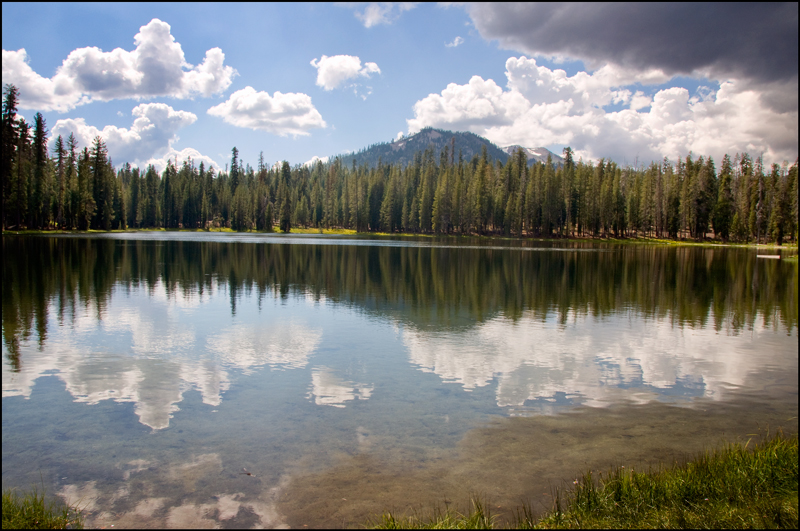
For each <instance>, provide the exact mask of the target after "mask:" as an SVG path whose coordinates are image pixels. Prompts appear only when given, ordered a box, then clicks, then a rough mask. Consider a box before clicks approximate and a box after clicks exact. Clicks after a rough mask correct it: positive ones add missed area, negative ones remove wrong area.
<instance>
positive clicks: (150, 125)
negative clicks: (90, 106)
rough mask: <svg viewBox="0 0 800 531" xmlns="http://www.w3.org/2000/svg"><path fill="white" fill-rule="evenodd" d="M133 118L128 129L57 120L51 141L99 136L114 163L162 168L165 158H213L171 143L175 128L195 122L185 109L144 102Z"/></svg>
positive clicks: (84, 140) (87, 140)
mask: <svg viewBox="0 0 800 531" xmlns="http://www.w3.org/2000/svg"><path fill="white" fill-rule="evenodd" d="M131 114H132V115H133V116H134V117H135V119H134V121H133V124H132V125H131V127H130V128H124V127H117V126H114V125H107V126H105V127H103V129H99V128H97V127H95V126H93V125H89V124H87V123H86V120H85V119H84V118H67V119H64V120H58V121H57V122H56V124H55V126H53V129H52V134H51V142H54V141H55V138H56V137H57V136H59V135H61V136H62V137H63V138H67V137H68V136H69V135H70V133H72V134H74V135H75V138H76V139H77V140H78V145H79V146H81V147H83V146H91V145H92V143H93V142H94V139H95V137H98V136H99V137H101V138H102V139H103V141H104V142H105V143H106V146H107V147H108V154H109V157H111V160H112V161H114V163H115V164H117V165H119V164H122V163H125V162H130V163H131V164H135V165H137V166H139V167H145V166H146V165H147V164H151V163H152V164H154V165H156V167H157V168H158V169H159V170H161V169H163V168H164V167H165V166H166V161H167V159H175V157H176V156H177V157H178V160H179V162H182V161H183V160H185V159H186V158H188V157H191V158H192V159H194V160H196V161H197V162H198V163H199V162H200V161H201V160H202V161H205V162H206V165H209V164H214V166H216V167H219V166H218V165H217V164H216V163H214V161H213V160H212V159H211V158H209V157H206V156H204V155H201V154H200V153H199V152H197V150H194V149H191V148H186V149H184V150H182V151H177V150H175V149H174V148H173V147H172V144H173V143H174V142H175V141H177V139H178V137H177V135H176V133H177V131H178V130H179V129H181V128H183V127H186V126H188V125H191V124H193V123H194V122H195V121H197V116H196V115H195V114H193V113H191V112H188V111H176V110H175V109H173V108H172V107H170V106H169V105H167V104H165V103H143V104H140V105H137V106H136V107H134V108H133V111H132V113H131Z"/></svg>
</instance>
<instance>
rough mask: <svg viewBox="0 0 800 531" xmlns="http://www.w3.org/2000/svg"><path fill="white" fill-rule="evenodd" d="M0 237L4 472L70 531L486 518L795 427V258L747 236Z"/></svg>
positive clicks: (539, 505)
mask: <svg viewBox="0 0 800 531" xmlns="http://www.w3.org/2000/svg"><path fill="white" fill-rule="evenodd" d="M2 241H3V296H2V305H3V306H2V311H3V316H2V321H3V347H2V348H3V401H2V402H3V411H2V415H3V428H2V429H3V487H4V488H6V487H11V486H16V487H29V486H30V485H32V484H37V485H41V484H42V483H43V484H44V486H45V487H46V488H47V490H48V492H50V493H55V494H58V495H59V496H61V497H62V498H64V499H67V500H69V501H72V502H74V501H77V500H80V504H81V505H82V506H83V507H84V508H85V509H86V511H87V515H88V521H87V524H88V525H95V526H106V527H108V526H110V525H112V524H113V525H115V526H116V527H120V526H131V527H161V526H172V527H184V526H188V527H214V526H221V527H279V526H291V527H303V526H304V525H307V526H309V527H316V526H357V525H359V524H363V523H365V522H366V520H367V518H369V516H375V515H378V514H380V512H381V511H382V510H388V509H391V510H399V511H405V510H413V509H417V510H425V509H426V508H430V507H433V505H434V504H436V503H447V504H450V503H453V504H455V505H457V506H461V507H463V505H464V502H466V500H467V499H468V497H469V496H470V495H471V494H478V495H481V496H484V497H485V498H486V499H487V500H489V502H490V506H491V509H492V511H493V512H494V513H495V514H498V515H500V516H501V517H502V516H503V515H504V514H507V511H508V510H509V508H510V507H513V506H516V505H518V504H520V503H522V502H524V501H530V502H532V503H533V504H534V509H538V510H541V509H544V508H546V507H547V506H548V503H549V496H550V494H551V493H552V488H553V487H555V486H563V485H564V484H565V483H564V481H565V480H567V479H569V478H571V477H573V476H574V475H575V474H576V473H578V472H581V471H583V470H586V469H587V468H598V467H599V468H601V469H602V467H608V466H610V465H612V464H617V465H619V464H627V465H629V466H637V467H646V466H648V465H653V464H656V463H659V462H670V461H673V460H679V459H682V458H684V457H685V456H686V455H687V454H688V453H691V452H695V451H697V450H700V449H702V448H703V447H706V446H708V445H714V444H718V443H719V442H721V441H722V440H736V439H737V438H747V437H752V436H753V434H761V433H765V432H766V430H767V429H769V430H771V431H773V432H774V430H775V429H776V428H777V427H779V426H782V427H783V428H784V429H785V430H787V431H789V432H796V431H797V409H798V400H797V399H798V394H797V377H798V374H797V373H798V370H797V369H798V361H797V360H798V343H797V326H798V305H797V303H798V283H797V280H798V267H797V263H796V262H788V261H784V260H765V259H759V258H757V257H756V252H755V251H754V250H752V249H735V248H728V249H719V248H715V249H712V248H701V247H676V246H669V247H667V246H649V245H629V246H615V245H600V244H597V245H590V244H581V243H574V242H572V243H570V242H566V243H565V242H552V243H547V242H545V243H541V242H539V243H535V242H518V241H511V240H509V241H498V240H492V241H491V242H488V243H487V241H486V240H479V239H464V240H437V239H433V238H419V239H402V238H382V239H374V238H373V239H370V238H358V237H322V236H296V235H253V234H249V235H245V234H206V233H163V232H161V233H159V232H153V233H128V234H104V235H91V236H85V235H64V236H27V237H19V236H13V235H8V236H4V237H3V239H2ZM454 241H456V242H458V243H457V244H454V243H453V242H454ZM795 252H796V251H795ZM245 471H246V472H249V474H247V473H245ZM570 483H571V482H570Z"/></svg>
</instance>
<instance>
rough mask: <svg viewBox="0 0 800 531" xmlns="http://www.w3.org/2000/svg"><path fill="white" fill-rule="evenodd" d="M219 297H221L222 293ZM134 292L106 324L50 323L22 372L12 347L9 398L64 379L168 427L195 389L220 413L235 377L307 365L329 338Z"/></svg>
mask: <svg viewBox="0 0 800 531" xmlns="http://www.w3.org/2000/svg"><path fill="white" fill-rule="evenodd" d="M224 288H225V286H224V285H223V286H222V290H224ZM215 290H216V292H217V295H220V291H222V290H221V289H220V286H219V285H217V286H215ZM126 291H127V290H116V291H115V293H114V294H113V295H112V297H111V298H110V300H109V302H108V304H107V306H105V307H104V308H103V310H102V312H100V313H101V314H102V321H98V320H97V315H98V310H97V308H96V307H94V306H93V305H92V304H89V305H87V306H86V307H85V308H83V309H82V310H80V311H78V312H77V314H76V315H75V316H74V317H73V318H72V319H70V320H69V322H65V323H62V324H61V325H60V326H57V327H56V326H53V325H51V330H50V331H49V332H48V339H47V341H46V342H45V344H44V346H43V348H42V349H41V350H36V349H34V348H28V349H25V352H24V353H23V355H22V363H21V369H20V371H18V372H15V371H13V370H11V366H10V364H9V361H8V356H7V353H6V347H5V344H4V345H3V353H4V356H3V397H10V396H23V397H25V398H28V397H30V394H31V390H32V388H33V386H34V384H35V381H36V379H37V378H38V377H40V376H42V375H44V374H53V373H55V374H57V375H58V377H59V378H61V380H63V381H64V382H65V384H66V389H67V391H68V392H69V393H70V394H71V395H72V396H73V397H74V400H75V401H76V402H85V403H88V404H96V403H98V402H99V401H101V400H108V399H111V400H114V401H116V402H133V403H134V404H135V407H134V410H135V412H136V415H137V416H138V417H139V421H140V422H141V423H142V424H145V425H147V426H149V427H151V428H153V429H162V428H166V427H167V426H169V419H170V418H171V417H172V414H173V413H174V412H176V411H178V409H179V408H178V404H179V403H180V402H181V401H182V399H183V393H184V392H185V391H187V390H188V389H197V390H198V391H200V393H201V395H202V400H203V403H205V404H208V405H212V406H217V405H219V404H220V402H221V400H222V394H223V393H224V392H225V391H227V390H228V389H229V388H230V378H231V377H230V375H229V371H230V370H231V369H238V370H240V371H242V372H243V373H248V372H250V371H251V370H252V368H254V367H259V366H263V365H269V366H270V367H271V368H274V369H276V368H277V369H280V368H285V369H291V368H301V367H304V366H305V365H306V363H307V360H308V356H309V355H310V354H311V353H312V352H313V351H314V350H315V349H316V348H317V346H318V345H319V343H320V340H321V336H322V333H321V331H320V330H317V329H314V328H310V327H308V326H306V325H304V324H303V323H302V321H298V320H294V319H292V318H288V319H287V318H286V317H283V316H282V315H281V316H280V317H275V316H269V318H266V319H265V318H264V317H265V316H257V317H256V318H255V319H256V321H255V322H249V323H248V322H245V319H242V318H240V319H238V320H237V322H233V317H232V316H231V315H230V306H229V302H228V300H227V299H226V297H225V296H224V294H223V296H218V297H211V296H209V295H208V293H206V294H205V295H204V296H203V297H200V296H199V295H198V294H196V293H183V292H181V291H180V290H178V291H176V292H174V293H171V294H169V295H168V294H167V290H166V288H165V286H164V285H163V284H162V283H161V282H158V283H157V284H156V285H155V286H154V288H153V289H152V290H149V289H146V288H140V289H132V290H131V291H130V293H126ZM49 311H50V316H49V322H50V323H55V322H57V316H56V314H55V308H54V307H51V308H50V309H49ZM282 313H285V312H282ZM259 317H261V318H259Z"/></svg>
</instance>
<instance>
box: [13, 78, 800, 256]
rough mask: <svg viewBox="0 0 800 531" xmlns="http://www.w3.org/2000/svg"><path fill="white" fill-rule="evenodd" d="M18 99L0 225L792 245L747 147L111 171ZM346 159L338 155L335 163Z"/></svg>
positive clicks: (103, 158) (775, 184)
mask: <svg viewBox="0 0 800 531" xmlns="http://www.w3.org/2000/svg"><path fill="white" fill-rule="evenodd" d="M18 98H19V93H18V91H17V89H16V87H14V86H13V85H6V86H5V89H4V94H3V107H2V129H3V157H2V188H3V191H2V193H3V199H2V201H3V203H2V206H3V212H2V222H3V228H4V229H10V230H20V229H30V230H41V229H45V230H51V229H59V230H62V229H63V230H72V229H76V230H88V229H96V230H117V229H127V228H143V229H151V228H164V229H179V228H183V229H211V228H230V229H232V230H235V231H249V230H257V231H272V230H274V229H278V230H281V231H283V232H289V231H290V230H291V229H292V227H303V228H326V229H329V228H342V229H351V230H356V231H359V232H380V233H425V234H432V233H436V234H478V235H505V236H516V237H536V238H557V237H615V238H629V237H655V238H671V239H694V240H705V239H711V238H713V239H717V240H721V241H732V242H758V243H766V242H775V243H777V244H778V245H780V244H781V243H784V242H789V241H791V242H796V241H797V227H798V204H797V203H798V190H797V161H795V162H794V164H793V165H792V166H791V167H790V166H789V165H788V163H786V162H784V164H782V165H778V164H772V165H771V166H770V167H765V165H764V163H763V162H762V158H761V157H755V158H754V157H753V156H751V155H750V154H748V153H737V154H734V155H733V156H730V155H725V156H724V158H723V159H722V161H721V162H715V161H714V160H713V159H712V158H711V157H707V156H702V155H701V156H698V157H697V158H695V157H694V155H693V154H691V153H689V154H687V155H686V157H685V158H683V159H681V160H677V161H671V160H669V159H667V158H664V159H663V161H661V162H652V163H650V164H649V165H648V166H639V167H634V166H625V167H623V166H620V165H618V164H616V163H615V162H613V161H610V160H604V159H600V160H599V161H596V162H594V161H583V160H577V161H576V160H575V157H574V154H573V152H572V150H571V149H570V148H569V147H567V148H565V149H564V153H563V158H564V163H563V164H558V165H556V164H554V163H552V161H550V160H548V161H547V162H534V163H533V164H532V165H530V166H529V164H528V160H527V157H526V155H525V153H524V152H523V151H522V150H518V151H517V152H516V153H514V154H513V155H512V156H511V157H509V158H508V161H507V162H506V163H505V164H503V163H501V162H500V161H493V160H492V159H490V158H489V156H488V154H487V152H486V149H485V148H484V150H483V153H482V155H475V156H473V157H472V158H470V159H468V160H467V159H465V158H464V157H463V155H462V154H461V153H455V152H454V151H455V150H454V149H450V148H449V147H447V146H446V147H445V148H444V149H443V150H441V152H440V153H436V152H435V151H434V149H433V146H431V147H429V148H428V149H427V150H425V151H424V152H417V153H416V155H415V157H414V160H413V162H411V163H409V164H407V165H404V164H401V163H395V164H383V163H382V162H379V163H378V164H377V165H375V166H372V167H370V166H367V165H366V164H362V165H361V166H356V164H355V160H352V161H348V159H347V156H346V155H345V156H340V157H337V158H335V159H333V160H332V161H330V162H327V163H323V162H321V161H318V162H316V163H315V164H314V165H313V166H306V165H296V166H294V167H291V166H290V165H289V163H288V162H285V161H284V162H283V163H276V164H268V163H266V162H265V161H264V156H263V152H262V153H261V155H260V156H259V159H258V164H257V167H255V168H253V167H251V166H250V164H244V163H243V162H242V161H241V160H240V158H239V153H238V150H237V149H236V148H235V147H234V148H233V149H232V150H231V160H230V164H229V165H228V166H227V167H226V168H225V169H224V170H222V169H219V168H213V167H205V165H204V164H203V163H200V165H199V166H196V165H195V164H194V163H193V162H192V161H191V160H187V161H184V162H182V163H181V164H180V165H178V163H177V162H173V161H170V162H169V163H168V164H167V166H166V168H165V169H164V170H163V171H162V172H160V173H159V172H158V171H156V169H155V168H154V167H153V166H152V165H151V166H148V167H147V168H145V169H143V170H140V169H139V168H137V167H132V166H131V165H130V164H127V163H126V164H123V165H122V166H121V167H119V166H118V167H119V168H120V169H118V170H117V169H115V165H114V163H112V161H111V159H110V158H109V156H108V150H107V148H106V145H105V143H104V141H103V139H102V138H100V137H97V138H95V139H94V142H93V143H92V145H91V146H80V145H78V142H77V140H76V139H75V137H74V136H73V135H70V136H69V137H68V138H66V139H65V138H62V137H61V136H59V137H57V138H56V139H55V141H54V142H53V147H52V149H48V141H49V138H48V130H47V124H46V123H45V120H44V118H43V117H42V115H41V114H40V113H37V114H36V115H35V117H34V122H33V124H28V123H26V122H25V120H24V119H22V118H20V117H19V116H18V115H17V113H16V111H17V102H18ZM348 162H350V163H348Z"/></svg>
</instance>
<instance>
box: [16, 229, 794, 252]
mask: <svg viewBox="0 0 800 531" xmlns="http://www.w3.org/2000/svg"><path fill="white" fill-rule="evenodd" d="M139 232H142V233H151V232H166V233H191V234H195V233H209V234H211V233H229V234H264V235H268V234H272V235H276V236H285V235H292V234H295V235H319V236H354V237H359V238H365V239H369V238H375V239H382V238H423V239H433V238H436V239H445V240H451V241H458V240H462V239H464V240H466V239H472V240H483V241H507V242H536V243H556V242H569V243H601V244H620V245H665V246H677V247H684V246H685V247H711V248H739V249H775V250H783V249H785V250H787V251H795V252H796V251H797V249H798V244H797V243H784V244H782V245H778V244H776V243H774V242H772V243H753V242H745V243H739V242H723V241H719V240H703V241H696V240H688V239H679V240H671V239H665V238H650V237H639V236H634V237H629V238H616V237H596V238H592V237H573V236H566V237H551V238H543V237H528V236H522V237H518V236H505V235H495V234H492V235H480V234H435V233H433V234H427V233H387V232H356V231H355V230H353V229H314V228H306V229H303V228H293V229H292V230H291V231H290V232H287V233H282V232H279V231H258V230H249V231H234V230H233V229H229V228H217V229H208V230H204V229H163V228H162V229H116V230H93V229H90V230H85V231H81V230H58V229H54V230H20V231H15V230H4V231H2V234H3V236H5V235H13V236H39V235H66V234H81V235H88V234H135V233H139Z"/></svg>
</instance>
